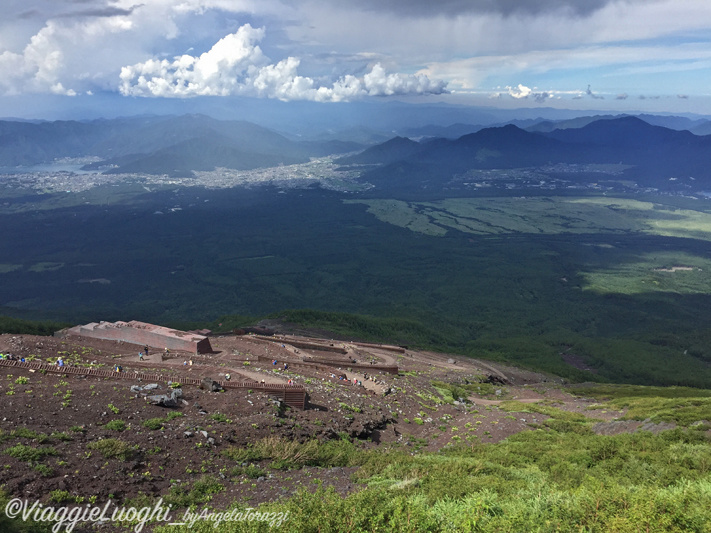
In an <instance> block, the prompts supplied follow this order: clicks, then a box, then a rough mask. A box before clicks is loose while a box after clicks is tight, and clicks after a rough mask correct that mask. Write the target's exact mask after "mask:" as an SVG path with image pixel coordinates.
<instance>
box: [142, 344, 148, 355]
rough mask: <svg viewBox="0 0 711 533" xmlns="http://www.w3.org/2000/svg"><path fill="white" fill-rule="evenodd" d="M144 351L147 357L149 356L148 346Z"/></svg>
mask: <svg viewBox="0 0 711 533" xmlns="http://www.w3.org/2000/svg"><path fill="white" fill-rule="evenodd" d="M143 351H144V352H146V357H148V346H146V347H144V348H143Z"/></svg>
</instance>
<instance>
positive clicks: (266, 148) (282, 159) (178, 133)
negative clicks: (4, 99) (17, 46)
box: [0, 114, 711, 188]
mask: <svg viewBox="0 0 711 533" xmlns="http://www.w3.org/2000/svg"><path fill="white" fill-rule="evenodd" d="M706 130H710V132H711V122H709V121H707V120H705V119H691V118H686V117H671V116H654V115H641V116H639V117H635V116H611V115H598V116H591V117H578V118H572V119H570V118H566V119H563V120H559V121H545V120H542V119H540V120H539V119H532V118H525V119H521V120H518V121H514V123H508V124H506V125H500V126H498V127H483V126H480V125H468V124H465V123H455V124H452V125H450V126H437V125H423V126H417V127H412V128H409V129H407V128H406V131H409V132H410V133H412V134H413V135H411V137H413V138H414V139H419V142H417V141H415V140H412V139H410V138H407V137H405V136H402V135H397V134H396V136H392V135H391V138H389V140H385V139H387V137H386V136H385V135H384V134H383V133H382V132H380V133H379V132H378V131H377V130H375V129H369V128H352V129H350V130H342V131H340V132H337V131H331V132H324V133H323V135H321V136H316V137H312V138H311V139H314V140H309V141H302V140H298V138H288V137H287V136H285V135H282V134H280V133H277V132H275V131H273V130H270V129H267V128H264V127H262V126H259V125H257V124H254V123H251V122H246V121H237V120H233V121H222V120H216V119H213V118H210V117H207V116H204V115H195V114H193V115H183V116H142V117H131V118H120V119H112V120H94V121H88V122H78V121H56V122H23V121H0V167H17V166H30V165H35V164H40V163H47V162H51V161H53V160H55V159H60V158H79V157H88V156H93V157H97V158H100V159H101V160H100V161H98V162H96V163H91V164H89V165H87V166H86V167H85V168H86V169H89V170H96V171H101V172H106V173H144V174H157V175H162V174H167V175H171V176H191V175H192V174H193V171H199V170H212V169H214V168H216V167H225V168H231V169H239V170H249V169H254V168H263V167H272V166H277V165H282V164H294V163H302V162H307V161H308V160H309V158H311V157H316V156H323V155H328V154H347V153H353V152H358V151H360V153H358V154H357V155H347V156H344V157H343V158H341V159H340V160H339V162H340V163H341V164H343V165H370V166H371V167H372V168H368V169H366V170H367V171H366V173H365V175H364V178H365V179H366V180H367V181H369V182H371V183H374V184H376V185H379V186H384V187H396V188H403V187H412V186H415V187H430V188H431V187H441V186H442V184H443V183H445V182H446V181H447V180H449V179H451V177H452V176H453V175H455V174H459V173H463V172H466V171H467V170H469V169H494V168H498V169H506V168H521V167H535V166H541V165H547V164H555V163H577V164H590V163H624V164H625V165H630V166H632V167H633V168H632V169H630V170H628V171H627V174H628V175H629V176H630V177H631V178H634V179H636V180H640V181H641V182H642V183H644V184H648V185H655V186H657V185H659V184H661V183H663V182H664V181H665V180H669V178H672V177H676V176H685V177H688V176H692V177H694V179H698V180H699V183H711V164H710V163H711V136H709V135H699V134H698V133H699V132H704V131H706ZM692 131H694V132H695V133H696V134H695V133H692ZM339 134H340V135H343V138H341V139H339ZM349 138H350V139H353V138H358V140H359V141H360V142H354V141H353V140H348V139H349ZM344 139H345V140H344ZM374 140H378V141H382V140H385V142H380V143H379V144H373V145H371V146H370V147H367V148H366V146H367V144H372V143H373V141H374ZM364 148H365V150H364Z"/></svg>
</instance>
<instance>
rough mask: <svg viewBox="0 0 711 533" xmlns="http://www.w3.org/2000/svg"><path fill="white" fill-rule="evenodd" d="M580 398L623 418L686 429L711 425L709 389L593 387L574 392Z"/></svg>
mask: <svg viewBox="0 0 711 533" xmlns="http://www.w3.org/2000/svg"><path fill="white" fill-rule="evenodd" d="M573 391H574V392H576V393H577V394H579V395H582V396H586V397H593V398H598V399H600V400H601V401H604V403H603V406H604V407H607V408H610V409H616V410H622V409H625V410H626V411H627V412H626V414H625V416H624V417H623V419H626V420H649V421H651V422H655V423H658V422H673V423H675V424H677V425H679V426H685V427H688V426H690V425H692V424H703V427H707V426H708V425H709V423H710V422H711V390H702V389H690V388H684V387H639V386H637V387H635V386H630V385H606V386H603V385H596V386H588V387H580V388H577V389H573Z"/></svg>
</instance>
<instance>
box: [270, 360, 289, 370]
mask: <svg viewBox="0 0 711 533" xmlns="http://www.w3.org/2000/svg"><path fill="white" fill-rule="evenodd" d="M278 364H279V361H277V360H276V359H274V360H273V361H272V366H277V365H278ZM288 369H289V365H288V364H286V363H284V368H283V369H282V370H288Z"/></svg>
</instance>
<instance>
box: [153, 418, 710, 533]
mask: <svg viewBox="0 0 711 533" xmlns="http://www.w3.org/2000/svg"><path fill="white" fill-rule="evenodd" d="M510 407H512V408H513V407H515V406H513V405H511V406H510ZM526 407H527V408H528V407H530V406H528V405H527V406H526ZM549 414H552V415H554V416H553V418H552V420H563V419H565V418H568V417H567V416H563V417H561V415H560V413H558V412H556V411H549ZM573 418H575V415H573ZM576 420H577V419H576ZM579 425H580V426H581V427H582V426H583V425H584V424H583V423H582V422H579ZM300 446H301V447H302V448H303V450H301V449H300V450H301V451H303V452H304V453H307V454H308V453H309V452H306V451H305V450H308V449H310V447H311V446H312V445H310V444H308V443H307V444H305V445H295V447H296V448H299V447H300ZM280 449H282V450H283V444H282V445H280ZM288 455H289V456H290V457H293V456H295V455H297V454H295V453H294V451H293V450H291V451H289V453H288ZM347 464H360V465H362V466H361V467H360V468H359V470H358V471H357V472H356V474H355V479H356V480H357V481H358V482H359V483H362V484H363V485H364V486H365V488H364V489H361V490H356V491H355V492H353V493H351V494H350V495H348V496H346V497H342V496H339V495H338V494H337V493H336V492H335V491H333V490H332V489H319V490H317V491H316V492H314V493H312V492H309V491H307V490H302V491H300V492H298V493H297V494H296V495H295V496H293V497H292V498H290V499H288V500H282V501H279V502H274V503H270V504H264V505H261V506H260V507H259V508H258V511H260V512H264V513H269V512H273V513H278V512H282V513H286V512H288V522H287V527H288V528H289V530H290V531H299V532H302V531H304V532H306V531H332V532H340V531H343V532H346V531H348V532H350V531H393V532H395V531H412V532H419V531H428V532H439V531H442V532H458V531H492V532H493V531H497V532H498V531H511V532H514V531H591V532H604V531H629V532H632V531H635V532H636V531H640V530H641V531H698V532H702V531H707V530H708V528H709V526H711V515H709V513H708V507H709V505H710V504H711V445H710V444H709V440H708V438H707V437H706V436H705V435H704V434H703V433H701V432H698V431H691V430H687V431H682V430H676V431H669V432H665V433H663V434H661V435H652V434H650V433H637V434H628V435H619V436H614V437H609V436H599V435H595V434H593V433H592V432H590V431H587V432H585V431H580V430H579V428H578V429H575V430H571V426H564V425H558V426H557V427H556V428H545V429H539V430H534V431H531V432H526V433H521V434H518V435H516V436H514V437H511V438H509V439H507V440H506V441H504V442H501V443H498V444H493V445H475V446H471V447H452V448H450V449H448V450H446V451H443V452H440V453H417V454H414V455H413V454H412V452H411V450H409V449H408V450H401V449H394V450H391V451H389V452H387V453H383V452H382V451H373V452H368V451H363V450H358V449H357V448H352V449H351V450H350V451H349V453H348V461H347ZM234 508H236V509H244V508H245V507H244V506H240V504H235V505H234ZM210 527H212V524H210V523H205V522H203V523H196V524H195V525H194V526H193V528H192V530H193V531H208V530H209V528H210ZM222 527H223V529H224V531H267V530H268V524H266V523H262V524H260V523H258V522H231V523H229V524H223V525H222ZM156 531H158V532H163V533H164V532H166V531H167V529H166V528H165V527H158V528H157V529H156ZM177 531H188V529H187V528H185V527H184V528H183V529H180V528H178V529H177Z"/></svg>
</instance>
